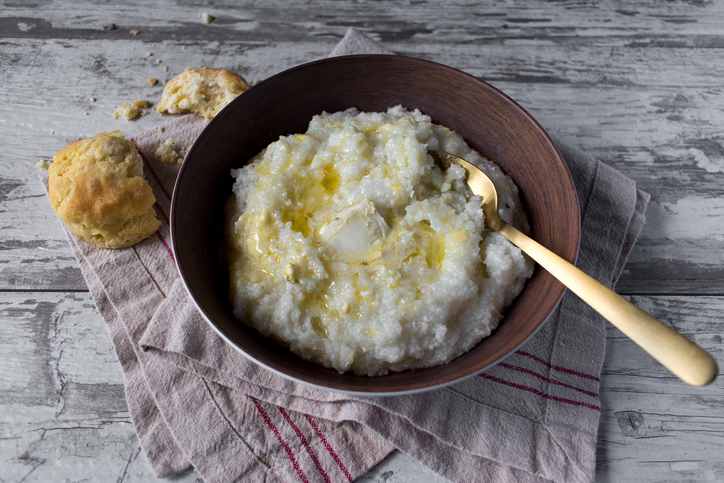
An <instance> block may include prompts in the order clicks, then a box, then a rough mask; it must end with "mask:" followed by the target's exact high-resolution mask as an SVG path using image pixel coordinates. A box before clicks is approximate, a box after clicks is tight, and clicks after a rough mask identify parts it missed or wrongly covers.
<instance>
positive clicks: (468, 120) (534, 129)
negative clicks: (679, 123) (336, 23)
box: [171, 55, 580, 393]
mask: <svg viewBox="0 0 724 483" xmlns="http://www.w3.org/2000/svg"><path fill="white" fill-rule="evenodd" d="M399 104H401V105H403V106H404V107H407V108H408V109H415V108H418V109H420V111H422V112H423V113H425V114H427V115H429V116H430V117H431V118H432V121H433V122H435V123H438V124H442V125H444V126H447V127H448V128H450V129H452V130H453V131H456V132H457V133H458V134H460V135H461V136H462V137H463V138H464V139H465V140H466V141H467V142H468V144H470V145H471V146H472V147H473V148H474V149H476V150H477V151H478V152H480V153H482V154H483V155H485V156H487V157H488V158H489V159H491V160H492V161H494V162H495V163H497V164H498V165H499V166H500V167H501V168H502V169H503V171H505V172H506V173H507V174H508V175H509V176H510V177H512V178H513V180H514V181H515V183H516V184H517V185H518V187H519V188H520V193H521V198H522V201H523V203H524V205H525V209H526V211H527V213H528V216H529V219H530V222H531V228H532V231H533V236H534V238H535V239H536V240H538V241H539V242H540V243H542V244H543V245H544V246H546V247H548V248H550V249H551V250H553V251H554V252H556V253H558V254H559V255H561V256H562V257H563V258H565V259H567V260H569V261H574V260H575V257H576V254H577V250H578V242H579V235H580V218H579V209H578V200H577V198H576V192H575V188H574V185H573V182H572V179H571V176H570V173H569V172H568V169H567V167H566V165H565V162H564V161H563V159H562V157H561V156H560V154H559V153H558V150H557V149H556V147H555V146H554V145H553V143H552V142H551V140H550V138H549V137H548V136H547V134H546V133H545V132H544V131H543V129H542V128H541V127H540V126H539V125H538V124H537V122H536V121H535V120H534V119H533V118H532V117H531V116H530V115H529V114H527V113H526V112H525V111H524V110H523V109H522V108H521V107H520V106H518V105H517V104H516V103H515V102H513V101H512V100H511V99H510V98H508V97H507V96H505V95H504V94H502V93H501V92H499V91H498V90H496V89H495V88H493V87H492V86H490V85H488V84H486V83H484V82H482V81H480V80H478V79H476V78H474V77H472V76H470V75H468V74H465V73H463V72H460V71H458V70H455V69H453V68H450V67H446V66H443V65H440V64H436V63H433V62H428V61H424V60H419V59H413V58H407V57H400V56H391V55H361V56H349V57H338V58H333V59H326V60H321V61H317V62H312V63H310V64H305V65H302V66H299V67H296V68H293V69H290V70H288V71H285V72H282V73H280V74H277V75H276V76H274V77H271V78H269V79H267V80H266V81H263V82H261V83H259V84H258V85H256V86H254V87H253V88H251V89H250V90H248V91H247V92H246V93H244V94H243V95H242V96H240V97H238V98H237V99H236V100H235V101H233V102H232V103H231V104H229V105H228V106H227V107H226V108H225V109H224V110H223V111H222V112H221V113H220V114H219V115H217V116H216V118H214V119H213V120H212V121H211V122H210V123H209V125H208V126H207V127H206V129H205V130H204V131H203V133H202V134H201V135H200V136H199V138H198V139H197V141H196V143H195V144H194V146H193V148H192V149H191V150H190V152H189V154H188V156H187V158H186V161H185V162H184V165H183V167H182V168H181V171H180V173H179V176H178V180H177V182H176V186H175V188H174V193H173V201H172V209H171V230H172V239H173V249H174V253H175V256H176V262H177V264H178V268H179V271H180V274H181V276H182V278H183V280H184V282H185V284H186V287H187V289H188V291H189V293H190V295H191V297H192V298H193V299H194V301H195V303H196V304H197V306H198V308H199V309H200V311H201V312H202V314H203V315H204V316H205V318H206V319H207V320H208V321H209V322H210V323H211V324H212V326H213V327H214V328H215V329H216V331H217V332H218V333H219V334H220V335H222V337H224V338H225V339H226V340H227V342H229V343H230V344H232V345H233V346H235V347H236V348H237V349H240V350H241V351H242V352H244V353H245V354H246V355H247V356H249V357H251V358H253V359H254V360H256V361H257V362H259V363H261V364H263V365H265V366H267V367H268V368H270V369H272V370H274V371H278V372H279V373H281V374H283V375H286V376H288V377H293V378H295V379H297V380H300V381H302V382H304V383H307V384H312V385H316V386H321V387H324V388H327V389H330V390H338V391H345V392H358V393H397V392H405V391H415V390H422V389H427V388H431V387H435V386H438V385H441V384H445V383H449V382H452V381H455V380H458V379H460V378H462V377H465V376H469V375H473V374H476V373H478V372H480V371H481V370H482V369H484V368H485V367H487V366H489V365H491V364H494V363H496V362H497V361H499V360H500V359H502V358H503V357H504V356H506V355H507V354H509V353H510V352H511V351H513V350H515V349H516V348H517V347H518V346H519V345H520V344H522V343H523V342H524V341H525V340H526V339H527V338H528V337H529V336H531V335H532V334H533V333H534V332H535V331H536V330H537V329H538V327H539V326H540V325H541V324H542V323H543V322H544V320H545V319H546V318H547V316H548V315H549V314H550V313H551V312H552V311H553V309H554V308H555V306H556V304H557V303H558V301H559V299H560V297H561V295H562V293H563V289H564V288H563V286H562V285H561V284H560V283H558V282H557V281H556V280H555V279H553V277H551V276H550V275H549V274H548V273H547V272H545V271H544V270H542V269H540V268H539V267H538V268H536V270H535V272H534V274H533V276H532V278H531V279H530V280H528V282H527V283H526V286H525V288H524V290H523V292H522V293H521V294H520V296H519V297H518V298H517V299H516V301H515V302H514V303H513V305H512V306H511V307H510V308H509V309H508V311H507V312H506V315H505V317H504V319H503V320H502V321H501V323H500V325H499V326H498V328H497V329H496V330H495V331H494V332H493V334H492V335H491V336H490V337H488V338H486V339H484V340H483V341H481V342H480V343H479V344H478V345H477V346H476V347H475V348H474V349H472V350H471V351H469V352H468V353H466V354H465V355H463V356H461V357H459V358H457V359H455V360H454V361H452V362H450V363H448V364H446V365H443V366H438V367H433V368H428V369H417V370H412V371H406V372H400V373H394V374H390V375H388V376H381V377H373V378H371V377H362V376H355V375H351V374H339V373H338V372H337V371H334V370H331V369H326V368H323V367H321V366H317V365H314V364H310V363H308V362H305V361H303V360H301V359H300V358H298V357H297V356H295V355H293V354H292V353H291V352H288V351H286V350H283V349H280V348H279V346H277V345H276V344H275V343H274V342H272V341H271V340H269V339H267V338H265V337H263V336H261V335H259V334H258V333H257V332H256V331H254V330H252V329H249V328H247V327H246V326H245V325H243V324H241V323H239V322H238V321H237V320H236V319H235V318H234V316H233V314H232V309H231V304H230V302H229V300H228V287H229V282H228V273H227V271H226V267H225V266H224V264H223V262H222V258H221V256H220V246H221V244H222V227H223V223H224V220H223V214H224V203H225V202H226V200H227V199H228V198H229V196H230V195H231V187H232V178H231V175H230V170H231V169H232V168H238V167H241V166H243V165H244V164H245V163H246V162H247V161H248V160H249V159H250V158H251V157H253V156H254V155H256V154H257V153H258V152H259V151H261V150H262V149H263V148H264V147H266V146H267V145H268V144H270V143H272V142H273V141H276V140H277V139H278V138H279V136H280V135H287V134H294V133H301V132H304V131H306V129H307V125H308V123H309V121H310V120H311V118H312V117H313V116H314V115H316V114H320V113H321V112H322V111H327V112H335V111H339V110H344V109H347V108H350V107H356V108H358V109H360V110H362V111H385V110H387V108H388V107H392V106H396V105H399Z"/></svg>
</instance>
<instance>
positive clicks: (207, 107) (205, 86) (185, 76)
mask: <svg viewBox="0 0 724 483" xmlns="http://www.w3.org/2000/svg"><path fill="white" fill-rule="evenodd" d="M248 88H249V84H247V82H246V80H244V78H243V77H241V76H240V75H239V74H237V73H236V72H231V71H228V70H224V69H209V68H206V67H203V68H201V69H186V70H185V71H183V72H182V73H181V74H179V75H177V76H176V77H174V78H173V79H171V80H170V81H169V82H168V84H166V87H164V89H163V95H162V97H161V102H159V103H158V105H157V106H156V110H157V111H158V112H160V113H161V114H181V113H185V112H195V113H196V114H199V115H201V116H203V117H205V118H206V119H207V120H209V119H211V118H213V117H214V116H215V115H217V114H218V113H219V111H221V109H223V108H224V107H225V106H226V105H227V104H228V103H229V102H231V101H233V100H234V99H235V98H236V97H237V96H238V95H239V94H241V93H242V92H244V91H246V90H247V89H248Z"/></svg>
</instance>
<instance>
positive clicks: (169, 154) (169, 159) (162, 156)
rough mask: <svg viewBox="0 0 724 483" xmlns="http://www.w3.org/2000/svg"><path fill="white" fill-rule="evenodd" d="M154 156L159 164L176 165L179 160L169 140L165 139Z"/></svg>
mask: <svg viewBox="0 0 724 483" xmlns="http://www.w3.org/2000/svg"><path fill="white" fill-rule="evenodd" d="M154 154H155V155H156V157H157V158H158V159H159V160H160V161H161V162H163V163H166V164H176V163H177V162H178V160H179V154H178V153H177V152H176V150H175V149H174V148H173V147H172V146H171V140H170V139H166V140H165V141H164V142H163V144H160V145H159V146H158V147H157V148H156V151H155V152H154Z"/></svg>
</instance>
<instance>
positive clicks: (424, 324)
mask: <svg viewBox="0 0 724 483" xmlns="http://www.w3.org/2000/svg"><path fill="white" fill-rule="evenodd" d="M428 149H434V150H441V151H446V152H449V153H452V154H456V155H458V156H461V157H463V158H465V159H467V160H468V161H470V162H472V163H474V164H477V165H478V166H480V167H482V168H483V170H484V171H485V172H486V173H487V174H488V176H490V177H491V179H492V180H493V182H494V183H495V185H496V186H497V188H498V191H499V195H500V205H501V210H500V211H501V216H502V217H503V218H504V219H505V220H507V221H508V222H511V221H512V222H513V224H514V225H516V226H517V227H518V228H522V229H523V230H525V231H527V230H528V223H527V220H526V216H525V213H524V212H523V210H522V208H521V203H520V200H519V196H518V190H517V188H516V186H515V185H514V184H513V182H512V181H511V180H510V178H508V177H507V176H506V175H504V174H503V173H502V171H501V170H500V168H498V167H497V166H496V165H494V164H493V163H491V162H490V161H488V160H487V159H485V158H483V157H482V156H480V155H479V154H477V153H476V152H475V151H473V150H472V149H471V148H470V147H468V146H467V144H466V143H465V142H464V141H463V140H462V138H460V137H459V136H458V135H457V134H455V133H453V132H452V131H450V130H449V129H447V128H445V127H442V126H439V125H435V124H432V123H431V122H430V118H429V117H428V116H426V115H423V114H421V113H420V112H419V111H418V110H415V111H412V112H411V111H408V110H406V109H404V108H402V107H400V106H397V107H394V108H391V109H389V110H388V111H387V112H386V113H364V112H359V111H357V110H356V109H349V110H347V111H344V112H337V113H334V114H328V113H323V114H322V115H319V116H315V117H314V118H313V119H312V121H311V122H310V124H309V129H308V130H307V132H306V133H305V134H300V135H292V136H283V137H281V138H280V139H279V140H278V141H276V142H274V143H272V144H271V145H269V146H268V147H267V148H266V149H265V150H264V151H262V152H261V153H260V154H259V155H258V156H256V157H255V158H254V159H253V160H252V162H251V163H250V164H249V165H247V166H245V167H244V168H241V169H238V170H233V171H232V176H233V177H234V178H235V179H236V182H235V184H234V188H233V192H234V196H232V197H231V198H230V200H229V202H228V203H227V220H228V226H227V228H228V235H229V240H230V246H231V247H230V250H229V252H230V273H231V298H232V302H233V306H234V314H235V316H236V317H237V318H238V319H239V320H241V321H243V322H244V323H246V324H249V325H250V326H252V327H253V328H255V329H256V330H258V331H259V332H260V333H262V334H263V335H265V336H270V337H273V338H274V339H276V340H277V341H279V342H280V343H281V344H282V345H283V346H285V347H288V348H289V349H290V350H291V351H293V352H294V353H295V354H297V355H298V356H300V357H302V358H303V359H305V360H308V361H311V362H315V363H318V364H322V365H324V366H326V367H330V368H334V369H336V370H338V371H339V372H345V371H353V372H354V373H356V374H360V375H369V376H375V375H382V374H386V373H388V372H389V371H403V370H406V369H414V368H422V367H431V366H436V365H439V364H444V363H446V362H449V361H451V360H452V359H454V358H456V357H458V356H459V355H461V354H463V353H465V352H467V351H468V350H470V349H471V348H473V347H474V346H475V345H476V344H477V343H478V342H479V341H480V340H481V339H482V338H484V337H486V336H488V335H489V334H490V333H491V331H492V330H493V329H494V328H495V327H496V326H497V324H498V322H499V320H500V319H501V317H502V312H503V311H504V310H505V308H506V307H507V306H508V305H510V303H511V302H512V301H513V299H514V298H515V297H516V296H517V295H518V293H520V291H521V290H522V288H523V284H524V283H525V280H526V279H527V278H528V277H530V275H531V274H532V271H533V265H532V262H530V260H529V259H527V258H526V257H524V256H523V254H522V253H521V251H520V250H519V249H518V248H516V247H515V246H513V245H512V244H510V243H509V242H508V241H507V240H505V239H504V238H503V237H502V236H501V235H499V234H498V233H495V232H491V231H489V230H486V229H484V225H483V213H482V210H481V208H480V199H479V198H478V197H474V196H471V195H470V193H469V191H468V188H467V186H466V185H465V183H464V171H463V170H462V168H459V167H455V166H453V167H451V168H449V169H448V170H447V171H446V172H442V171H441V170H440V169H439V168H438V167H437V166H435V164H434V162H433V161H432V158H431V157H430V156H429V155H428V154H427V150H428ZM506 205H507V206H506Z"/></svg>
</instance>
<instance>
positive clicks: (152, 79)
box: [148, 77, 158, 86]
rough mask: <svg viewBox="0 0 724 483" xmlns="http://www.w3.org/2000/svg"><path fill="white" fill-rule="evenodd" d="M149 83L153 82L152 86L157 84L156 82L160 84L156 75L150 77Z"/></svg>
mask: <svg viewBox="0 0 724 483" xmlns="http://www.w3.org/2000/svg"><path fill="white" fill-rule="evenodd" d="M148 83H149V84H151V85H152V86H155V85H156V84H158V79H156V78H155V77H149V78H148Z"/></svg>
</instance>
